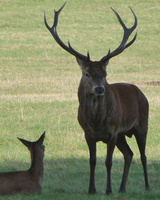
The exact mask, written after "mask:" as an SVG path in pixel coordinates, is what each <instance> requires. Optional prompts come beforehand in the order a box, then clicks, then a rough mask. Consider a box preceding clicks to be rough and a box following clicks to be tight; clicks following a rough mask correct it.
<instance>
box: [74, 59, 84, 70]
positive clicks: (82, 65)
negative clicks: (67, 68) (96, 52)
mask: <svg viewBox="0 0 160 200" xmlns="http://www.w3.org/2000/svg"><path fill="white" fill-rule="evenodd" d="M76 60H77V63H78V64H79V66H80V68H81V70H84V61H83V60H81V59H79V58H77V57H76Z"/></svg>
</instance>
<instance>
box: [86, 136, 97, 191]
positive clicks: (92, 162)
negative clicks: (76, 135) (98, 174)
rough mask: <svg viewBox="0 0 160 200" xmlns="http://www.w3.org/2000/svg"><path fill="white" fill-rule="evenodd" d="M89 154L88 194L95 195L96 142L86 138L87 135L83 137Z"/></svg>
mask: <svg viewBox="0 0 160 200" xmlns="http://www.w3.org/2000/svg"><path fill="white" fill-rule="evenodd" d="M85 138H86V141H87V144H88V148H89V153H90V160H89V163H90V181H89V190H88V193H89V194H95V193H96V187H95V167H96V141H95V140H93V139H92V138H90V137H88V136H87V134H86V135H85Z"/></svg>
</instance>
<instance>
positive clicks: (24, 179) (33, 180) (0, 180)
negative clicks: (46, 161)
mask: <svg viewBox="0 0 160 200" xmlns="http://www.w3.org/2000/svg"><path fill="white" fill-rule="evenodd" d="M44 137H45V133H43V134H42V136H41V137H40V138H39V140H37V141H36V142H29V141H26V140H23V139H20V138H19V140H20V141H21V142H22V143H23V144H24V145H25V146H27V147H28V149H29V151H30V154H31V167H30V169H29V170H27V171H15V172H4V173H0V195H9V194H16V193H18V194H36V193H41V192H42V181H43V158H44V145H43V140H44Z"/></svg>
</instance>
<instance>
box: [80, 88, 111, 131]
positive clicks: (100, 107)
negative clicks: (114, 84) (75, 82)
mask: <svg viewBox="0 0 160 200" xmlns="http://www.w3.org/2000/svg"><path fill="white" fill-rule="evenodd" d="M82 90H83V92H81V91H82ZM110 92H111V91H110V88H109V87H107V91H106V92H105V94H104V95H103V96H96V95H94V94H88V93H87V92H86V90H85V88H81V87H80V88H79V92H78V94H79V95H78V96H79V103H80V107H81V109H82V111H83V114H84V116H85V118H86V121H87V122H88V123H89V124H90V126H92V127H94V128H98V127H99V126H101V125H102V124H103V123H104V122H105V123H107V121H106V120H110V119H111V118H112V115H113V112H114V105H113V97H112V95H109V93H110ZM111 97H112V98H111Z"/></svg>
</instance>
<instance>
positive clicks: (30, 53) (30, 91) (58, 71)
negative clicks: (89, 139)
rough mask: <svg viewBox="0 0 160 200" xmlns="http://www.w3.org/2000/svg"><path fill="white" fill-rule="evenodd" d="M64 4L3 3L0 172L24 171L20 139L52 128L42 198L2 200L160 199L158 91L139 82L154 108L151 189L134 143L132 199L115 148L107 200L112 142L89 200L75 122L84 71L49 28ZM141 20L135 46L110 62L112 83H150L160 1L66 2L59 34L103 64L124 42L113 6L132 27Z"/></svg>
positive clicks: (102, 148) (159, 43) (159, 74)
mask: <svg viewBox="0 0 160 200" xmlns="http://www.w3.org/2000/svg"><path fill="white" fill-rule="evenodd" d="M63 3H64V1H55V0H52V1H51V0H46V1H44V0H35V1H33V0H23V1H21V0H14V1H11V0H1V1H0V18H1V24H0V45H1V49H0V127H1V137H0V149H1V152H0V171H13V170H25V169H28V168H29V166H30V157H29V152H28V150H27V149H26V147H24V146H23V145H22V144H21V143H20V142H19V141H18V140H17V138H16V137H21V138H24V139H27V140H32V141H34V140H36V139H37V138H39V136H40V135H41V134H42V133H43V131H44V130H46V138H45V142H44V143H45V146H46V151H45V159H44V167H45V174H44V181H43V193H42V195H34V196H33V195H31V196H21V195H15V196H7V197H0V199H7V200H13V199H14V200H19V199H26V200H28V199H47V198H48V199H68V200H70V199H76V200H81V199H84V200H85V199H87V200H88V199H89V200H90V199H91V200H95V199H96V200H103V199H119V200H120V199H121V200H122V199H123V200H128V199H129V200H132V199H134V200H135V199H137V200H139V199H156V200H158V199H160V192H159V186H160V175H159V174H160V168H159V166H160V156H159V149H160V142H159V138H160V137H159V130H160V128H159V127H160V126H159V113H160V87H158V86H148V85H141V84H138V86H139V87H140V89H141V90H142V91H143V92H144V93H145V95H146V96H147V98H148V100H149V103H150V120H149V132H148V138H147V148H146V154H147V157H148V172H149V180H150V183H151V191H149V192H146V191H145V189H144V180H143V172H142V166H141V163H140V159H139V151H138V148H137V145H136V142H135V139H134V138H132V139H128V142H129V145H130V146H131V148H132V150H133V152H134V159H133V162H132V165H131V169H130V173H129V177H128V182H127V192H126V194H119V193H118V189H119V186H120V181H121V176H122V171H123V157H122V155H121V153H120V152H119V151H118V150H117V149H116V150H115V153H114V162H113V169H112V185H113V195H111V196H108V197H106V195H105V188H106V169H105V166H104V160H105V156H106V145H105V144H103V143H101V142H100V143H98V148H97V149H98V152H97V158H98V161H97V167H96V187H97V193H98V194H97V195H94V196H89V195H88V194H87V191H88V182H89V164H88V147H87V145H86V142H85V139H84V135H83V131H82V129H81V128H80V126H79V124H78V122H77V108H78V100H77V89H78V84H79V80H80V77H81V71H80V68H79V66H78V65H77V63H76V61H75V58H74V57H73V56H71V55H69V54H68V53H67V52H65V51H64V50H63V49H61V48H60V47H59V46H58V44H56V42H55V41H54V40H53V38H52V36H51V34H50V33H49V32H48V30H47V29H46V27H45V25H44V22H43V13H44V11H45V12H46V16H47V21H48V24H49V25H52V23H53V14H54V13H53V11H54V9H56V10H58V9H59V8H60V6H61V5H62V4H63ZM128 5H130V6H131V7H132V8H133V10H134V11H135V13H136V15H137V17H138V37H137V40H136V42H135V43H134V44H133V45H132V46H131V47H130V48H128V49H127V50H126V51H125V52H123V53H122V54H121V55H119V56H117V57H116V58H113V59H111V60H110V63H109V65H108V70H107V72H108V82H109V83H113V82H123V81H124V82H131V81H136V82H137V83H138V82H145V81H159V79H160V67H159V63H160V58H159V55H160V37H159V33H160V26H159V19H160V3H159V0H153V1H150V0H147V1H145V0H134V1H132V2H131V1H129V0H124V1H122V0H120V1H116V0H112V1H109V0H107V1H105V0H88V1H84V0H82V1H78V0H77V1H74V0H70V1H68V2H67V5H66V6H65V8H64V10H63V12H62V13H61V16H60V19H59V26H58V33H59V35H60V37H61V38H62V40H63V41H64V42H66V43H67V40H68V39H69V40H70V42H71V44H72V46H73V47H74V48H76V49H77V50H78V51H80V52H81V53H83V54H86V52H87V51H88V50H89V51H90V55H91V59H92V60H99V59H101V57H103V56H104V55H105V54H107V52H108V49H109V47H110V48H111V50H114V49H115V48H116V47H117V46H118V45H119V43H120V41H121V38H122V35H123V31H122V29H121V28H120V25H119V23H118V21H117V19H116V17H115V15H114V13H113V12H112V10H111V9H110V7H111V6H112V7H113V8H114V9H115V10H116V11H117V12H119V14H120V15H121V17H122V19H123V20H124V22H125V23H126V24H127V25H128V27H129V26H131V25H132V24H133V21H134V18H133V16H132V14H131V12H130V9H129V8H128Z"/></svg>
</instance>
